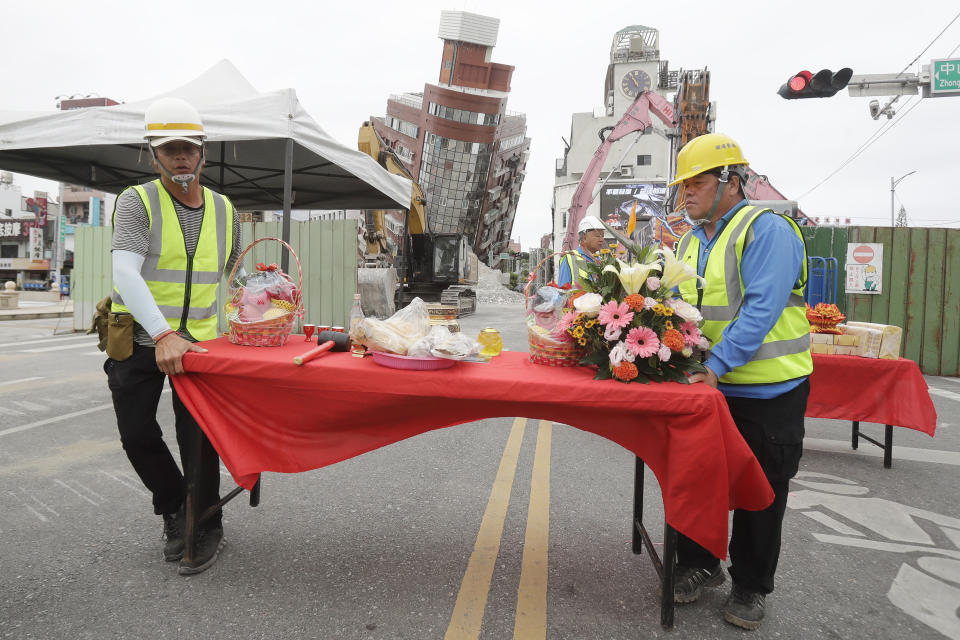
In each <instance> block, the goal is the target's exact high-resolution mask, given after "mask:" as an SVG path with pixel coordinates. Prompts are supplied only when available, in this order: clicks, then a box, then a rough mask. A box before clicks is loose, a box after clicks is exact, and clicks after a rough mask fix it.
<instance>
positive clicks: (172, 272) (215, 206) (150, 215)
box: [112, 180, 234, 340]
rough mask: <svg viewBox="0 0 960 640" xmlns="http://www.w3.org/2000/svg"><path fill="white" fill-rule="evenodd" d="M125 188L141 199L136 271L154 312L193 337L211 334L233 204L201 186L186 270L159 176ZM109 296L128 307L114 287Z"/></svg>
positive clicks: (172, 210)
mask: <svg viewBox="0 0 960 640" xmlns="http://www.w3.org/2000/svg"><path fill="white" fill-rule="evenodd" d="M131 188H132V189H134V190H135V191H136V192H137V194H138V195H139V196H140V199H141V200H142V201H143V206H144V208H145V209H146V212H147V222H148V224H149V228H150V234H149V241H148V247H147V255H146V257H145V258H144V261H143V266H142V267H141V268H140V274H141V275H142V276H143V279H144V280H145V281H146V283H147V287H148V288H149V289H150V293H151V295H152V296H153V299H154V300H155V301H156V303H157V306H158V307H159V308H160V313H161V314H163V317H164V318H165V319H166V321H167V324H168V325H169V326H170V328H171V329H174V330H176V331H186V332H187V333H188V334H189V335H191V336H192V337H193V338H195V339H196V340H211V339H213V338H216V337H217V287H218V285H219V282H220V277H221V275H222V274H223V271H224V268H225V266H226V262H227V259H228V257H229V255H230V251H231V249H232V247H233V215H234V211H233V204H231V202H230V201H229V200H228V199H227V198H226V197H224V196H222V195H220V194H219V193H215V192H213V191H211V190H210V189H207V188H205V187H204V188H203V222H202V223H201V225H200V235H199V237H198V238H197V246H196V249H195V250H194V254H193V257H192V265H190V266H191V270H190V272H189V273H188V272H187V267H188V264H190V257H189V256H187V252H186V240H185V239H184V237H183V231H182V229H181V228H180V221H179V219H178V218H177V210H176V208H175V207H174V205H173V199H172V198H171V196H170V194H169V193H167V190H166V189H165V188H164V187H163V186H162V184H161V183H160V181H159V180H154V181H153V182H148V183H147V184H142V185H138V186H135V187H131ZM157 212H159V214H160V215H157ZM188 292H189V298H190V299H189V302H188V301H187V295H188ZM112 298H113V308H114V310H115V311H119V312H126V313H129V312H130V310H129V309H128V308H127V307H126V305H124V304H123V298H122V297H121V296H120V292H119V291H117V289H116V287H114V289H113V294H112ZM185 307H186V311H187V312H186V314H184V308H185ZM184 315H185V316H186V317H185V322H184Z"/></svg>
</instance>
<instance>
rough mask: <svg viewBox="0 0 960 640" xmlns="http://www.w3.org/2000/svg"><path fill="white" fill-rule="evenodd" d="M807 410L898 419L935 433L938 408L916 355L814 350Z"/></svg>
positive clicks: (868, 418) (826, 415) (895, 422)
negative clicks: (886, 357) (894, 356)
mask: <svg viewBox="0 0 960 640" xmlns="http://www.w3.org/2000/svg"><path fill="white" fill-rule="evenodd" d="M807 416H809V417H811V418H833V419H836V420H859V421H862V422H875V423H877V424H892V425H894V426H897V427H907V428H909V429H916V430H917V431H923V432H924V433H926V434H927V435H930V436H933V434H934V432H935V431H936V430H937V411H936V409H934V407H933V402H932V401H931V400H930V393H929V392H928V391H927V381H926V380H924V379H923V375H922V374H921V373H920V367H918V366H917V363H916V362H914V361H913V360H907V359H906V358H900V359H899V360H880V359H878V358H861V357H860V356H836V355H827V354H822V353H815V354H813V375H811V376H810V398H809V399H808V400H807Z"/></svg>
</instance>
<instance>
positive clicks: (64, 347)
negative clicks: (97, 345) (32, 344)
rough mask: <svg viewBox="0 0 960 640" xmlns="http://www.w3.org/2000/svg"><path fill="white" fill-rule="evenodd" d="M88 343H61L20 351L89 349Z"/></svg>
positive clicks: (38, 351) (42, 351) (40, 351)
mask: <svg viewBox="0 0 960 640" xmlns="http://www.w3.org/2000/svg"><path fill="white" fill-rule="evenodd" d="M89 348H90V343H87V342H84V343H81V344H63V345H59V344H58V345H57V346H55V347H43V348H42V349H23V350H22V351H20V353H47V352H48V351H66V350H67V349H89Z"/></svg>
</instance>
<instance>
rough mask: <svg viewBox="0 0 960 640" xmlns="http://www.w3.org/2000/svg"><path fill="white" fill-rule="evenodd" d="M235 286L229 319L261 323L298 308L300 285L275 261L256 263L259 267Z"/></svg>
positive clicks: (228, 308) (228, 305)
mask: <svg viewBox="0 0 960 640" xmlns="http://www.w3.org/2000/svg"><path fill="white" fill-rule="evenodd" d="M234 286H237V288H236V289H235V291H234V294H233V297H232V298H231V300H230V302H229V303H228V304H227V305H226V307H225V311H226V315H227V319H228V320H239V321H240V322H258V321H260V320H270V319H272V318H276V317H278V316H281V315H284V314H286V313H293V312H294V311H295V310H296V309H297V285H295V284H294V283H293V281H292V280H291V279H290V276H288V275H287V274H286V273H284V272H283V271H282V270H281V269H280V268H279V267H277V265H276V264H270V265H266V264H263V263H262V262H259V263H257V270H256V271H254V272H253V273H250V274H247V275H246V276H244V277H243V278H240V279H237V280H236V281H235V282H234Z"/></svg>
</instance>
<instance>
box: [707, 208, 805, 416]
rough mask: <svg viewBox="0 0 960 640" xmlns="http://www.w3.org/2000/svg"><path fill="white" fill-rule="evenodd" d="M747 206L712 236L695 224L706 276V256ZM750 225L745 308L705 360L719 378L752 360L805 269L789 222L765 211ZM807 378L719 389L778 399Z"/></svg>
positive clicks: (743, 261)
mask: <svg viewBox="0 0 960 640" xmlns="http://www.w3.org/2000/svg"><path fill="white" fill-rule="evenodd" d="M746 204H747V201H746V200H741V201H740V202H738V203H737V204H735V205H734V206H733V208H732V209H730V211H728V212H727V213H725V214H724V215H723V217H722V218H720V220H718V221H717V226H716V231H715V232H714V234H713V238H711V239H709V240H708V239H707V234H706V232H705V231H704V229H703V227H696V228H694V230H693V235H694V236H696V237H697V239H698V240H699V241H700V255H699V258H698V261H697V273H698V274H700V275H701V276H702V275H703V274H704V271H705V270H706V267H707V258H708V257H709V255H710V251H711V249H712V248H713V245H714V243H715V241H716V239H717V238H718V237H719V236H720V233H721V232H722V231H723V228H724V227H725V226H726V225H727V223H728V222H729V221H730V219H731V218H732V217H733V215H734V214H735V213H736V212H737V211H738V210H739V209H740V208H741V207H743V206H745V205H746ZM751 228H752V229H753V241H752V242H751V243H750V244H748V245H747V246H746V248H745V249H744V250H743V257H742V259H741V261H740V277H741V278H742V279H743V287H744V296H743V306H741V308H740V314H739V316H737V318H736V319H735V320H734V321H733V322H731V323H730V324H729V325H727V327H726V328H725V329H724V330H723V334H722V339H721V340H720V342H718V343H717V344H716V345H714V346H713V348H712V350H711V352H710V357H709V358H707V361H706V362H705V363H704V364H705V365H706V366H707V367H708V368H709V369H710V370H711V371H713V372H714V373H716V374H717V377H718V378H719V377H721V376H723V375H725V374H727V373H728V372H730V371H731V370H733V369H735V368H737V367H739V366H742V365H744V364H746V363H747V362H749V361H750V358H752V357H753V354H754V353H756V351H757V349H759V348H760V345H762V344H763V339H764V338H765V337H766V335H767V334H768V333H769V332H770V330H771V329H772V328H773V325H775V324H776V323H777V320H778V319H779V318H780V315H781V314H782V313H783V310H784V308H785V307H786V305H787V301H788V300H789V298H790V293H791V290H792V289H793V288H794V285H795V284H796V282H797V280H799V278H800V276H801V274H802V272H803V271H802V269H803V260H804V250H803V242H802V241H801V240H800V238H798V237H797V234H796V233H795V232H794V231H793V228H792V227H791V226H790V223H789V222H787V221H786V220H784V219H782V218H781V217H780V216H778V215H776V214H772V213H765V214H762V215H760V216H758V217H757V219H756V220H754V222H753V225H752V227H751ZM714 286H716V284H715V285H714ZM803 380H804V378H796V379H793V380H786V381H784V382H774V383H771V384H746V385H744V384H724V383H721V384H720V385H719V389H720V391H721V392H723V394H724V395H727V396H737V397H744V398H774V397H776V396H779V395H781V394H783V393H786V392H787V391H789V390H790V389H793V388H794V387H796V386H797V385H798V384H800V383H801V382H802V381H803Z"/></svg>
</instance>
